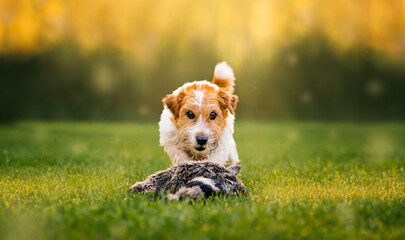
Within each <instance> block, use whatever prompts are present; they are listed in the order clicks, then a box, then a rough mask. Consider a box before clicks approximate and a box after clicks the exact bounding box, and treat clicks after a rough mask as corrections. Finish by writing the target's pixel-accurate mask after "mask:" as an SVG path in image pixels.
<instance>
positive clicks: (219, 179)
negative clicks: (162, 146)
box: [128, 162, 249, 200]
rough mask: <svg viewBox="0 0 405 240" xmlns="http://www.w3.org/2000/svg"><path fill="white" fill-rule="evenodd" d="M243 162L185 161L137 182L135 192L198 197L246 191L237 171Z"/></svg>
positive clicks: (174, 198)
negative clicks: (226, 163) (223, 164)
mask: <svg viewBox="0 0 405 240" xmlns="http://www.w3.org/2000/svg"><path fill="white" fill-rule="evenodd" d="M240 166H241V164H240V163H237V164H235V165H232V166H230V167H228V168H225V167H221V166H219V165H218V164H215V163H210V162H200V163H184V164H179V165H177V166H173V167H171V168H168V169H167V170H164V171H160V172H157V173H155V174H153V175H150V176H149V177H148V178H147V179H146V180H145V181H142V182H137V183H135V184H134V185H132V186H131V187H130V188H129V189H128V191H131V192H134V193H135V192H143V193H148V192H160V191H163V192H165V193H166V192H169V193H170V194H168V195H167V198H168V199H170V200H183V199H185V198H191V199H194V200H195V199H198V198H199V197H202V196H205V197H210V196H214V195H229V194H237V195H239V194H246V193H249V190H248V189H247V188H246V187H245V186H244V185H243V183H242V182H241V181H239V180H238V179H237V177H236V175H237V174H238V173H239V170H240Z"/></svg>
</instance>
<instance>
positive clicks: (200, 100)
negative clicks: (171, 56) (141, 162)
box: [159, 62, 239, 166]
mask: <svg viewBox="0 0 405 240" xmlns="http://www.w3.org/2000/svg"><path fill="white" fill-rule="evenodd" d="M234 81H235V76H234V73H233V70H232V68H231V67H230V66H229V65H228V64H227V63H226V62H222V63H218V64H217V65H216V67H215V71H214V78H213V80H212V83H210V82H208V81H205V80H204V81H195V82H189V83H186V84H184V85H183V86H181V87H179V88H178V89H176V90H175V91H174V92H173V93H172V94H169V95H167V96H166V97H165V98H163V104H164V108H163V112H162V115H161V117H160V122H159V131H160V145H162V146H163V147H164V149H165V151H166V152H167V154H169V157H170V158H171V160H172V163H173V165H178V164H180V163H186V162H193V161H206V162H213V163H217V164H219V165H221V166H230V165H233V164H235V163H237V162H239V158H238V152H237V151H236V144H235V141H234V139H233V131H234V130H233V126H234V120H235V108H236V103H237V102H238V97H237V96H236V95H234V94H233V92H234V88H233V86H234V85H235V83H234Z"/></svg>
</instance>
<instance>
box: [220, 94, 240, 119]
mask: <svg viewBox="0 0 405 240" xmlns="http://www.w3.org/2000/svg"><path fill="white" fill-rule="evenodd" d="M218 96H219V99H220V101H219V103H220V105H221V108H227V109H228V110H229V112H231V114H232V115H235V109H236V104H237V103H238V101H239V98H238V96H236V95H234V94H230V93H227V92H225V91H223V90H220V91H219V93H218Z"/></svg>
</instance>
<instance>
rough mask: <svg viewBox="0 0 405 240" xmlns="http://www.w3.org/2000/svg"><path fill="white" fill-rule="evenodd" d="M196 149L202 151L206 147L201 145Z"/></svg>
mask: <svg viewBox="0 0 405 240" xmlns="http://www.w3.org/2000/svg"><path fill="white" fill-rule="evenodd" d="M195 150H197V151H200V152H202V151H204V150H205V147H203V146H199V147H196V148H195Z"/></svg>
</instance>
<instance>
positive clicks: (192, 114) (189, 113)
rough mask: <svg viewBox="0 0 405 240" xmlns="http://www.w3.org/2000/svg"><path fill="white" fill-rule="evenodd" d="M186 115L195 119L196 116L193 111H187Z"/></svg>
mask: <svg viewBox="0 0 405 240" xmlns="http://www.w3.org/2000/svg"><path fill="white" fill-rule="evenodd" d="M186 115H187V117H188V118H190V119H193V118H194V113H193V112H192V111H188V112H186Z"/></svg>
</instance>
